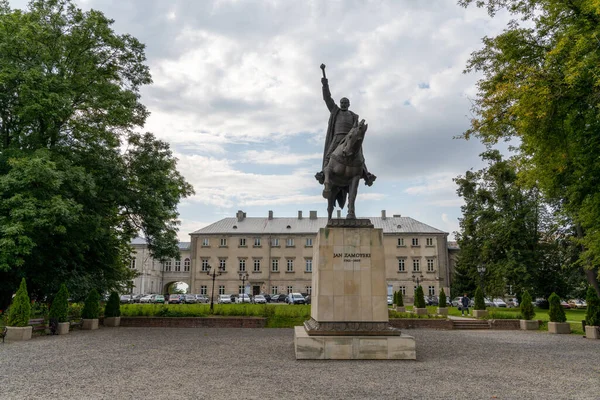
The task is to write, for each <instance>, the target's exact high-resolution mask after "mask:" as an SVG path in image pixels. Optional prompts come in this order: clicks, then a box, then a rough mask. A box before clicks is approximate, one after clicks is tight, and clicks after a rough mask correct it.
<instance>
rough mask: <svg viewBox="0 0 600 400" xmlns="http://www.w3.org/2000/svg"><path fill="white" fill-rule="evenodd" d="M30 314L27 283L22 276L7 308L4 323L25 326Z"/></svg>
mask: <svg viewBox="0 0 600 400" xmlns="http://www.w3.org/2000/svg"><path fill="white" fill-rule="evenodd" d="M30 315H31V303H30V301H29V295H28V294H27V284H26V283H25V278H23V279H21V285H20V286H19V290H17V294H16V295H15V298H14V299H13V301H12V304H11V306H10V308H9V309H8V319H7V320H6V324H7V325H8V326H27V324H28V322H29V316H30Z"/></svg>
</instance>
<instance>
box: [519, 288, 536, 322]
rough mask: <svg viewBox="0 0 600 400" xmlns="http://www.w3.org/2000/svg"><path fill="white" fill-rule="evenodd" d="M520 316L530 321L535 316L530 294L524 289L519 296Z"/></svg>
mask: <svg viewBox="0 0 600 400" xmlns="http://www.w3.org/2000/svg"><path fill="white" fill-rule="evenodd" d="M520 308H521V316H522V317H523V319H526V320H527V321H530V320H532V319H533V317H535V310H534V309H533V304H531V296H530V295H529V292H528V291H527V290H526V291H525V292H524V293H523V296H522V297H521V305H520Z"/></svg>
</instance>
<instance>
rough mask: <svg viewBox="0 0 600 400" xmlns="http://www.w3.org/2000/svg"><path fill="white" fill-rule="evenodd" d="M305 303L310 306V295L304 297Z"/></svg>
mask: <svg viewBox="0 0 600 400" xmlns="http://www.w3.org/2000/svg"><path fill="white" fill-rule="evenodd" d="M304 301H305V302H306V304H310V301H311V300H310V294H309V295H308V296H304Z"/></svg>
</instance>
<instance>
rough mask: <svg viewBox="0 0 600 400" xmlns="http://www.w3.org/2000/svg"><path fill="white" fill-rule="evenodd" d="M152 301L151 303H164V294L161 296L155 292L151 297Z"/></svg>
mask: <svg viewBox="0 0 600 400" xmlns="http://www.w3.org/2000/svg"><path fill="white" fill-rule="evenodd" d="M152 302H153V303H162V304H164V303H165V296H163V295H162V294H155V295H154V296H153V297H152Z"/></svg>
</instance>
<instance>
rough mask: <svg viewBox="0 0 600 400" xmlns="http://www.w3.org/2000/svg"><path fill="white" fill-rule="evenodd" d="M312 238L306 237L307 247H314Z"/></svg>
mask: <svg viewBox="0 0 600 400" xmlns="http://www.w3.org/2000/svg"><path fill="white" fill-rule="evenodd" d="M312 245H313V244H312V238H306V247H312Z"/></svg>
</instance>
